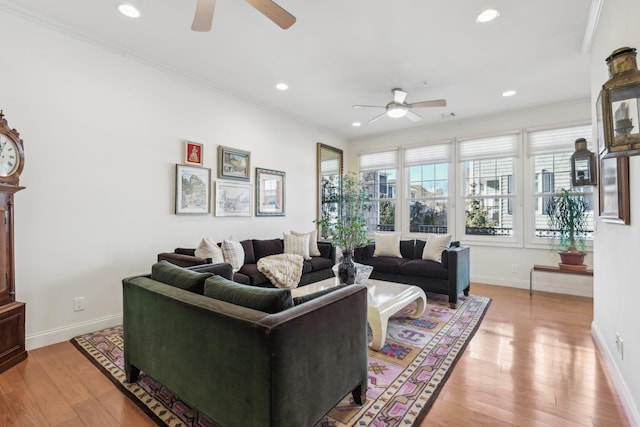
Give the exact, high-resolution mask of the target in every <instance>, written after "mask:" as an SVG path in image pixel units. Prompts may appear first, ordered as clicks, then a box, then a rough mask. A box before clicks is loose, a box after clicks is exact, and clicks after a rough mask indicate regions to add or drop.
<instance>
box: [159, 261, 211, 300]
mask: <svg viewBox="0 0 640 427" xmlns="http://www.w3.org/2000/svg"><path fill="white" fill-rule="evenodd" d="M211 276H213V274H211V273H198V272H196V271H191V270H187V269H186V268H183V267H179V266H177V265H175V264H171V263H170V262H169V261H164V260H163V261H160V262H157V263H155V264H153V265H152V266H151V279H152V280H156V281H158V282H162V283H166V284H167V285H171V286H175V287H177V288H181V289H184V290H187V291H190V292H195V293H197V294H200V295H202V294H203V291H204V282H205V280H207V279H208V278H210V277H211Z"/></svg>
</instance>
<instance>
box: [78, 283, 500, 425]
mask: <svg viewBox="0 0 640 427" xmlns="http://www.w3.org/2000/svg"><path fill="white" fill-rule="evenodd" d="M427 299H428V304H427V308H426V310H425V312H424V314H423V315H422V316H421V317H420V318H418V319H410V318H408V317H407V314H408V313H409V312H410V311H409V308H407V309H405V310H403V311H401V312H399V313H398V314H396V315H395V316H394V317H392V318H391V319H390V320H389V325H388V329H387V340H386V343H385V346H384V347H383V348H382V350H380V352H375V351H372V350H369V388H368V390H367V402H366V404H365V405H363V406H359V405H356V404H354V402H353V400H352V399H351V394H349V395H348V396H347V397H345V399H344V400H343V401H342V402H340V403H339V404H338V405H337V406H336V407H335V408H334V409H333V410H332V411H331V412H329V413H328V414H327V415H326V416H325V417H324V418H323V419H322V420H321V421H320V422H319V423H318V424H317V425H316V427H347V426H349V427H359V426H376V427H391V426H417V425H418V424H419V421H420V420H421V419H422V418H423V417H424V416H425V415H426V413H427V411H428V410H429V408H430V407H431V405H432V404H433V402H434V401H435V399H436V397H437V395H438V393H439V391H440V389H441V388H442V386H443V385H444V382H445V381H446V379H447V378H448V376H449V375H450V373H451V370H452V369H453V366H454V365H455V363H456V360H457V359H458V357H459V356H460V355H461V354H462V352H463V350H464V348H465V347H466V345H467V344H468V343H469V341H470V340H471V337H472V336H473V334H474V333H475V331H476V330H477V329H478V327H479V325H480V322H481V321H482V318H483V317H484V314H485V313H486V311H487V308H488V307H489V304H490V303H491V299H489V298H486V297H481V296H475V295H470V296H468V297H462V296H461V297H460V299H459V301H458V308H457V309H450V308H449V304H448V302H447V298H446V296H444V295H436V294H427ZM122 334H123V332H122V326H117V327H115V328H110V329H105V330H102V331H98V332H93V333H90V334H86V335H82V336H79V337H75V338H73V339H72V340H71V342H72V343H73V344H74V345H75V346H76V347H77V348H78V349H79V350H80V351H81V352H82V353H83V354H84V355H85V356H87V357H88V358H89V360H91V361H92V362H93V363H94V364H96V365H97V366H98V367H99V368H100V369H101V370H102V372H103V373H104V374H105V375H107V376H108V377H109V379H111V380H112V381H113V382H114V383H115V384H116V385H117V386H118V387H119V388H120V389H121V390H122V391H123V392H124V393H125V394H126V395H127V396H128V397H129V398H131V399H132V400H133V401H134V402H135V403H136V404H138V406H140V407H141V408H142V409H143V410H145V412H146V413H147V414H149V415H150V416H151V417H152V418H153V419H154V420H155V421H156V422H157V423H158V424H159V425H162V426H164V425H167V426H176V427H182V426H204V427H209V426H211V427H216V426H219V424H217V423H216V422H215V421H214V420H211V419H210V418H208V417H207V416H205V415H203V414H201V413H200V412H199V411H198V410H196V409H194V408H192V407H190V406H189V404H188V403H186V402H184V401H182V400H181V399H180V397H178V396H176V395H175V394H173V393H172V392H171V390H169V389H167V388H166V387H164V386H163V385H162V384H160V383H158V382H157V381H155V380H154V379H153V378H151V377H149V376H148V375H145V374H144V372H142V373H141V374H140V379H139V380H138V381H137V382H136V383H133V384H128V383H125V373H124V368H123V366H124V342H123V339H122Z"/></svg>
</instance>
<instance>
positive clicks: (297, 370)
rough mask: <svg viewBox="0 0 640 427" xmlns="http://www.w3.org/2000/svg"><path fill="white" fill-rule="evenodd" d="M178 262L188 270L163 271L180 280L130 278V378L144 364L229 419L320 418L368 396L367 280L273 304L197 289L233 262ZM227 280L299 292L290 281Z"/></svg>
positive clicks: (233, 422) (279, 423)
mask: <svg viewBox="0 0 640 427" xmlns="http://www.w3.org/2000/svg"><path fill="white" fill-rule="evenodd" d="M164 263H166V264H169V263H167V262H166V261H164ZM159 264H160V263H159ZM157 265H158V264H156V265H155V266H154V268H155V267H156V266H157ZM169 265H170V264H169ZM172 268H174V269H179V270H184V271H187V273H183V272H181V271H177V273H176V274H173V272H172V273H171V275H169V277H170V280H166V277H165V278H163V279H162V280H165V281H172V280H173V281H176V280H177V281H179V282H180V283H174V285H170V284H166V283H162V282H161V281H159V280H153V279H152V278H151V275H144V276H136V277H130V278H126V279H124V280H123V296H124V301H123V302H124V310H123V311H124V341H125V354H124V358H125V370H126V373H127V381H136V380H137V378H138V374H139V372H140V370H143V371H144V372H145V373H147V374H148V375H150V376H151V377H153V378H155V379H156V380H158V381H160V382H161V383H162V384H163V385H165V386H167V387H168V388H169V389H170V390H172V391H174V392H175V393H176V394H177V395H178V396H180V397H181V398H183V399H184V400H185V401H187V402H189V403H190V404H191V405H193V406H194V407H196V408H198V409H199V410H201V411H202V412H203V413H204V414H206V415H207V416H209V417H211V418H212V419H213V420H215V421H216V422H217V423H220V424H221V425H223V426H225V427H234V426H238V427H249V426H255V427H266V426H273V427H287V426H290V427H301V426H312V425H314V424H315V423H316V422H318V421H319V420H320V418H321V417H322V416H324V415H325V414H326V413H327V412H329V411H330V410H331V409H332V408H333V407H334V406H335V405H336V404H337V403H338V402H339V401H340V400H341V399H342V398H344V397H345V396H346V395H347V394H349V393H350V392H351V393H352V394H353V397H354V400H356V402H358V403H362V402H363V401H364V399H365V392H366V388H367V317H366V316H367V292H366V288H365V287H364V286H356V285H352V286H346V287H342V288H338V289H336V290H335V291H333V292H330V293H326V294H323V295H321V296H318V297H317V298H314V299H311V300H308V301H306V302H302V303H299V304H298V305H295V306H292V307H290V308H286V309H284V310H282V311H279V312H275V313H272V314H269V313H266V312H263V311H258V310H255V309H251V308H247V307H243V306H240V305H235V304H231V303H229V302H225V301H222V300H219V299H216V298H210V297H208V296H204V295H200V294H199V293H198V292H199V291H200V289H202V286H201V283H202V282H206V285H205V286H204V287H205V291H204V292H205V293H206V292H208V291H211V290H212V289H213V290H217V289H219V288H217V287H213V288H212V287H211V286H210V285H211V283H214V286H217V285H215V283H217V282H220V281H224V280H225V279H220V276H222V277H225V278H230V277H232V271H231V266H230V265H229V264H214V265H211V264H210V265H208V266H200V267H197V269H198V270H199V273H196V272H194V271H188V270H187V269H184V268H181V267H178V266H172ZM200 273H203V274H200ZM211 273H215V274H217V276H213V275H212V274H211ZM198 274H200V276H199V277H196V276H194V275H198ZM185 275H186V276H185ZM165 276H166V275H165ZM203 276H206V277H204V280H202V281H200V279H201V278H202V277H203ZM209 276H212V278H209ZM156 277H157V275H156ZM185 277H186V279H185ZM223 284H224V285H225V286H228V287H230V288H233V287H234V286H240V287H248V288H252V289H254V290H255V292H257V293H258V294H257V295H258V296H260V295H261V294H260V292H275V293H277V295H278V298H281V297H282V295H284V296H285V297H286V301H287V303H288V302H289V301H290V300H291V296H290V291H289V290H284V289H265V288H257V287H253V286H248V285H240V284H237V283H236V284H233V282H230V281H226V283H223ZM178 286H181V287H184V288H190V290H188V289H182V288H181V287H178ZM281 291H284V293H283V292H281ZM232 293H235V290H234V291H233V292H232ZM287 293H288V295H287ZM274 295H275V294H274ZM254 296H255V295H254ZM254 296H249V297H247V298H245V297H241V300H243V301H245V300H246V301H249V300H251V299H252V298H254ZM268 299H272V298H271V294H268ZM254 300H255V298H254ZM270 308H272V307H270ZM270 311H274V310H270Z"/></svg>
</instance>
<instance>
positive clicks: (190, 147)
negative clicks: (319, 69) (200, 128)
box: [184, 141, 203, 166]
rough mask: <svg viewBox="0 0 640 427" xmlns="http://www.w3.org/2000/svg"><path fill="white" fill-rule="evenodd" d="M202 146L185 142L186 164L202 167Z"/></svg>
mask: <svg viewBox="0 0 640 427" xmlns="http://www.w3.org/2000/svg"><path fill="white" fill-rule="evenodd" d="M202 150H203V146H202V144H198V143H197V142H191V141H185V142H184V162H185V163H186V164H188V165H198V166H202Z"/></svg>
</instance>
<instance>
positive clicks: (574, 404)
mask: <svg viewBox="0 0 640 427" xmlns="http://www.w3.org/2000/svg"><path fill="white" fill-rule="evenodd" d="M471 289H472V293H474V294H478V295H487V296H489V297H491V298H493V302H492V304H491V307H490V308H489V311H488V313H487V315H486V316H485V318H484V320H483V322H482V324H481V326H480V329H479V330H478V332H477V333H476V335H475V336H474V338H473V339H472V341H471V343H470V344H469V346H468V347H467V349H466V350H465V352H464V354H463V355H462V357H461V359H460V360H459V361H458V363H457V365H456V367H455V368H454V370H453V373H452V375H451V377H450V378H449V379H448V381H447V383H446V384H445V386H444V387H443V389H442V391H441V393H440V396H439V397H438V399H437V400H436V402H435V404H434V405H433V407H432V408H431V410H430V412H429V413H428V414H427V416H426V417H425V419H424V420H423V421H422V423H421V424H420V426H449V427H450V426H533V425H536V426H544V425H548V426H585V425H594V426H621V427H624V426H629V422H628V420H627V419H626V416H625V414H624V410H623V409H622V406H621V404H620V400H619V399H618V396H617V395H616V393H615V390H614V389H613V387H612V385H611V382H610V380H609V379H608V376H607V372H606V371H605V370H604V365H603V361H602V360H601V358H600V355H599V353H598V352H597V350H596V344H595V342H594V341H593V339H592V337H591V321H592V319H593V315H592V313H593V300H592V299H590V298H583V297H574V296H568V295H559V294H551V293H543V292H534V294H533V297H532V298H530V297H529V291H528V290H522V289H513V288H505V287H499V286H490V285H482V284H473V285H472V288H471ZM154 425H155V423H153V422H152V421H151V420H150V419H149V418H148V417H147V416H146V415H145V414H144V413H143V412H142V411H141V410H140V409H139V408H138V407H137V406H136V405H135V404H133V403H132V402H131V401H130V400H129V399H128V398H126V397H125V396H124V394H122V393H121V392H120V391H119V390H118V389H116V387H115V386H114V385H113V384H112V383H111V382H110V381H109V380H108V379H107V378H106V377H105V376H104V375H103V374H102V373H100V371H98V369H97V368H96V367H94V366H93V365H92V364H91V363H90V362H89V361H88V360H87V359H86V358H85V357H84V356H83V355H81V354H80V352H78V350H76V349H75V348H74V347H73V346H72V345H71V344H70V343H68V342H64V343H59V344H55V345H52V346H48V347H43V348H39V349H37V350H33V351H31V352H29V358H28V359H27V360H26V361H24V362H22V363H20V364H18V365H17V366H15V367H13V368H11V369H9V370H8V371H5V372H3V373H2V374H0V426H2V427H4V426H136V427H138V426H141V427H144V426H154ZM301 427H304V426H301Z"/></svg>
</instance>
